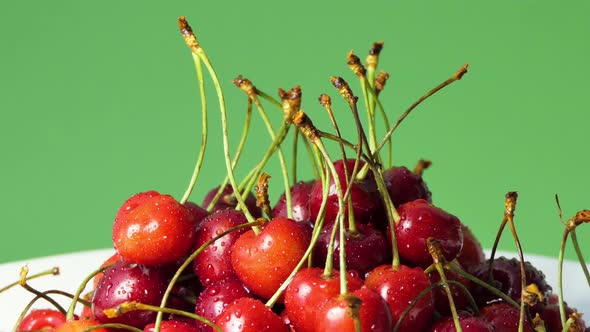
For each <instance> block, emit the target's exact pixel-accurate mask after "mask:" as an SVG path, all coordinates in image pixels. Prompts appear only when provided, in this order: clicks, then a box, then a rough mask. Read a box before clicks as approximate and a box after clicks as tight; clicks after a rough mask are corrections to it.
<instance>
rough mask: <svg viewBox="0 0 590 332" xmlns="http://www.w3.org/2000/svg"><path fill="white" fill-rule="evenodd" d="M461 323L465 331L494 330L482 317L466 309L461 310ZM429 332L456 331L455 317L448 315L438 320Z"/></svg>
mask: <svg viewBox="0 0 590 332" xmlns="http://www.w3.org/2000/svg"><path fill="white" fill-rule="evenodd" d="M459 324H460V325H461V329H462V330H463V332H493V331H494V327H493V326H492V325H491V324H490V323H488V322H487V321H486V320H485V319H483V318H481V317H474V316H473V315H472V314H470V313H467V312H465V311H460V312H459ZM428 331H429V332H455V331H457V330H456V329H455V321H454V320H453V317H450V316H447V317H443V318H441V319H440V320H438V321H436V322H435V323H434V324H433V325H432V326H431V327H430V329H429V330H428Z"/></svg>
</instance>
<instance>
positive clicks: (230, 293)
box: [195, 277, 251, 332]
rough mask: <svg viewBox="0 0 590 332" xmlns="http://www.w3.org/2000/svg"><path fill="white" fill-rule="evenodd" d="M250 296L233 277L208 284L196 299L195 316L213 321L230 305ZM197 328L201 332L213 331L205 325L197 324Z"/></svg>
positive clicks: (242, 285)
mask: <svg viewBox="0 0 590 332" xmlns="http://www.w3.org/2000/svg"><path fill="white" fill-rule="evenodd" d="M250 296H251V295H250V291H249V290H248V289H246V288H245V287H244V284H242V282H241V281H239V280H238V279H237V278H235V277H228V278H225V279H223V280H219V281H216V282H213V283H211V284H209V286H207V287H206V288H205V289H204V290H203V291H202V292H201V294H200V295H199V298H198V299H197V304H196V307H195V314H197V315H199V316H202V317H205V318H207V319H208V320H210V321H215V319H216V318H217V316H219V314H221V312H222V311H223V309H225V308H226V307H227V306H228V305H229V304H230V303H232V302H233V301H235V300H237V299H239V298H242V297H250ZM197 326H199V327H200V328H201V329H202V330H201V331H202V332H205V331H214V330H213V328H211V327H210V326H208V325H207V324H205V323H200V322H199V323H197Z"/></svg>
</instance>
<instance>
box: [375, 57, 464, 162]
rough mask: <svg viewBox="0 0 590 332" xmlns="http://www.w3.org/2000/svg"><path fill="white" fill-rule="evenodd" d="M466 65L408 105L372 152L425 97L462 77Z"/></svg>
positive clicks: (379, 149) (382, 144)
mask: <svg viewBox="0 0 590 332" xmlns="http://www.w3.org/2000/svg"><path fill="white" fill-rule="evenodd" d="M467 67H468V64H466V65H463V67H461V68H460V69H459V70H458V71H457V72H456V73H455V74H453V76H451V77H449V78H448V79H447V80H446V81H444V82H442V83H441V84H439V85H437V86H436V87H435V88H434V89H432V90H430V91H428V92H427V93H426V94H424V95H423V96H422V97H420V98H419V99H418V100H416V101H415V102H414V103H413V104H412V105H410V107H409V108H408V109H407V110H406V111H405V112H404V113H403V114H402V115H401V116H400V118H399V119H398V120H397V121H396V123H395V124H394V125H393V126H392V127H391V128H390V129H389V131H388V132H387V134H385V136H384V137H383V139H382V140H381V143H379V145H377V148H376V149H375V151H373V153H374V154H378V153H379V151H381V149H382V148H383V146H384V145H385V143H386V142H387V140H389V137H391V135H392V134H393V132H394V131H395V129H396V128H397V127H398V126H399V125H400V123H401V122H402V121H403V120H404V119H405V118H406V117H407V116H408V115H409V114H410V113H411V112H412V110H414V109H415V108H416V107H417V106H418V105H420V104H421V103H422V102H423V101H425V100H426V99H428V97H430V96H432V95H433V94H435V93H437V92H438V91H440V90H441V89H443V88H444V87H446V86H447V85H449V84H451V83H453V82H455V81H458V80H460V79H461V78H462V77H463V75H465V74H466V73H467Z"/></svg>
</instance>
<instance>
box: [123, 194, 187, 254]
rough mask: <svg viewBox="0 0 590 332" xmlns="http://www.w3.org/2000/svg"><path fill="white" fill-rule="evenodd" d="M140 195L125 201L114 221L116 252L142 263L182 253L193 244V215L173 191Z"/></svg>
mask: <svg viewBox="0 0 590 332" xmlns="http://www.w3.org/2000/svg"><path fill="white" fill-rule="evenodd" d="M139 195H140V199H136V198H135V197H132V198H130V199H129V200H128V201H127V202H125V204H123V207H121V209H120V210H119V213H118V214H117V218H116V219H115V223H114V224H113V243H114V245H115V249H116V250H117V252H118V253H119V254H120V255H121V257H122V258H123V259H124V260H125V261H127V262H130V263H137V264H143V265H156V264H163V263H168V262H172V261H175V260H177V259H179V258H181V257H183V256H184V255H185V254H186V253H187V251H188V250H189V249H190V248H191V246H192V245H193V239H194V234H195V220H194V217H193V215H192V214H191V213H190V211H189V210H188V209H187V208H186V207H185V206H183V205H181V204H180V203H179V202H177V201H176V200H175V199H174V198H173V197H172V196H170V195H155V194H149V195H146V194H145V193H144V194H139ZM138 200H139V201H141V202H140V204H137V205H135V203H136V202H137V201H138ZM129 201H131V203H133V204H131V203H129Z"/></svg>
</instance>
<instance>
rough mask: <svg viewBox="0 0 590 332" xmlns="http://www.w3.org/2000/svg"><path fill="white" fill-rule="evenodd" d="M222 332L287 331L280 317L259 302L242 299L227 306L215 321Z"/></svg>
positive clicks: (246, 298)
mask: <svg viewBox="0 0 590 332" xmlns="http://www.w3.org/2000/svg"><path fill="white" fill-rule="evenodd" d="M215 324H216V325H217V326H219V327H220V328H221V329H222V330H223V331H224V332H265V331H269V332H282V331H285V332H286V331H288V329H287V325H285V323H284V322H283V320H282V319H281V317H279V316H277V314H275V313H274V312H272V310H271V309H270V308H269V307H267V306H265V305H264V304H263V303H262V302H260V300H256V299H253V298H250V297H243V298H240V299H237V300H235V301H234V302H232V303H231V304H229V305H228V306H227V307H226V308H225V310H223V311H222V312H221V314H220V315H219V316H218V317H217V319H216V320H215Z"/></svg>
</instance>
